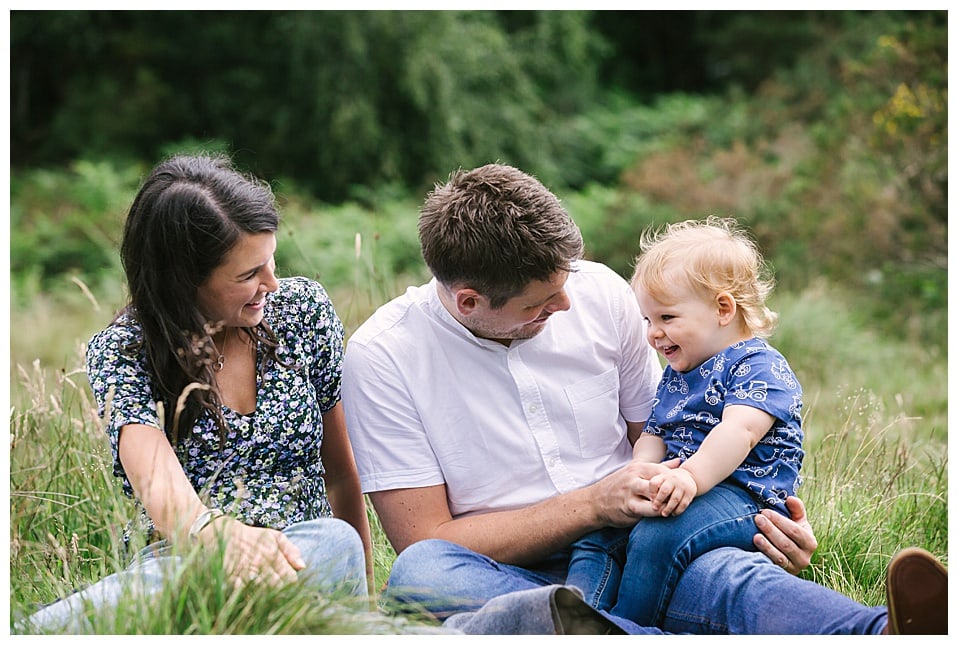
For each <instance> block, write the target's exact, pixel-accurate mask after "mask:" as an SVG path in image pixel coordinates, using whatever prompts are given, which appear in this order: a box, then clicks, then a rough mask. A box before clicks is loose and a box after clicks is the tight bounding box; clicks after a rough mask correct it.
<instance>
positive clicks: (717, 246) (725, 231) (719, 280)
mask: <svg viewBox="0 0 958 645" xmlns="http://www.w3.org/2000/svg"><path fill="white" fill-rule="evenodd" d="M639 248H640V250H641V252H640V254H639V256H638V257H637V258H636V260H635V273H634V274H633V276H632V288H633V289H636V288H639V287H641V288H642V289H643V290H644V291H646V292H647V293H648V294H649V295H650V296H652V297H653V298H655V299H656V300H658V301H659V302H663V303H665V304H674V302H675V297H674V295H673V293H674V290H675V287H676V286H679V285H683V284H684V286H686V287H689V288H690V289H692V290H693V291H694V292H696V293H698V294H700V295H701V296H703V297H705V298H708V299H711V298H714V297H715V296H716V295H718V294H719V293H721V292H723V291H725V292H728V293H729V294H731V296H732V297H733V298H734V299H735V303H736V305H737V306H738V308H739V309H740V310H741V312H742V315H743V319H744V321H745V324H746V326H747V327H748V328H749V330H750V331H751V332H752V334H754V335H755V336H757V337H759V338H766V337H768V336H770V335H771V334H772V332H773V331H774V330H775V327H776V325H777V324H778V314H777V313H775V312H774V311H771V310H770V309H769V308H768V306H767V305H766V304H765V301H766V299H767V298H768V296H769V294H770V293H771V292H772V289H773V288H774V286H775V279H774V278H773V277H772V275H771V271H770V270H769V268H768V267H767V265H766V264H765V260H764V259H763V257H762V253H761V251H759V248H758V245H757V244H756V243H755V241H754V240H753V239H752V238H751V237H750V236H749V235H748V234H747V233H746V232H745V231H744V230H743V229H742V228H740V227H739V225H738V222H737V221H736V220H735V219H733V218H723V217H717V216H709V217H708V218H706V219H704V220H686V221H684V222H677V223H673V224H667V225H666V226H664V227H662V228H660V229H658V230H656V229H654V228H649V229H647V230H646V231H645V232H644V233H643V234H642V239H641V241H640V244H639Z"/></svg>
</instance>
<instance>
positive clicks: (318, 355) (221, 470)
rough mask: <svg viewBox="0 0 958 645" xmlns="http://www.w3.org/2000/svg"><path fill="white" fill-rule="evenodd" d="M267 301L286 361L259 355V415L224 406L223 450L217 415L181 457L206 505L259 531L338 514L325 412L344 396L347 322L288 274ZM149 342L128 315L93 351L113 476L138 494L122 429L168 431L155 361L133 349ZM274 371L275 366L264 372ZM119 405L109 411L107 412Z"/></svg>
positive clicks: (318, 290)
mask: <svg viewBox="0 0 958 645" xmlns="http://www.w3.org/2000/svg"><path fill="white" fill-rule="evenodd" d="M279 285H280V286H279V289H278V290H277V291H276V292H274V293H271V294H268V296H267V302H266V307H265V318H266V320H267V322H268V323H269V325H270V327H272V329H273V331H274V332H275V333H276V336H277V338H278V339H279V343H280V346H279V348H278V349H277V355H278V356H279V357H280V358H281V359H282V360H283V361H284V362H291V361H290V359H292V361H293V362H295V363H297V364H298V367H284V366H283V365H281V364H279V363H278V362H276V361H270V363H269V364H268V365H265V366H264V361H266V360H267V359H266V354H265V352H264V350H263V348H262V347H259V348H258V349H257V354H256V363H257V374H256V409H255V411H254V412H253V413H252V414H249V415H243V414H238V413H237V412H235V411H233V410H231V409H229V408H227V407H224V408H223V414H224V416H225V418H226V423H227V427H228V431H227V433H226V439H225V441H223V442H222V446H221V444H220V432H219V429H218V428H217V426H216V423H215V421H214V420H213V418H212V417H211V416H210V415H208V414H206V415H203V416H202V417H200V418H199V419H198V420H197V422H196V424H195V425H194V427H193V428H192V430H191V431H190V433H189V434H188V435H187V436H184V437H182V438H181V439H180V441H179V443H178V445H177V446H176V449H175V451H176V455H177V457H178V458H179V460H180V463H181V464H182V465H183V470H184V471H185V472H186V476H187V477H188V478H189V480H190V482H191V483H192V484H193V487H194V488H195V489H196V490H197V491H198V492H199V494H200V497H201V499H203V500H204V502H205V503H207V504H208V505H209V506H211V507H216V508H221V509H223V510H224V511H226V512H228V513H230V514H231V515H233V516H234V517H236V518H237V519H239V520H240V521H242V522H244V523H247V524H251V525H254V526H263V527H271V528H275V529H282V528H285V527H286V526H287V525H290V524H293V523H296V522H300V521H304V520H310V519H315V518H318V517H328V516H331V515H332V511H331V509H330V506H329V501H328V499H327V497H326V487H325V483H324V481H323V473H324V470H323V464H322V461H321V460H320V446H321V444H322V440H323V421H322V415H323V414H324V413H325V412H327V411H329V410H330V409H331V408H333V406H335V405H336V403H338V402H339V399H340V379H341V374H342V358H343V345H344V341H343V326H342V323H341V322H340V320H339V317H338V316H337V315H336V312H335V310H334V309H333V305H332V302H331V301H330V299H329V297H328V296H327V294H326V291H325V290H324V289H323V287H322V286H321V285H320V284H319V283H317V282H314V281H312V280H308V279H306V278H284V279H282V280H280V281H279ZM141 339H142V329H141V327H140V325H139V323H138V322H137V321H136V320H135V318H133V317H132V316H130V315H128V314H123V315H122V316H121V317H120V318H119V319H118V320H116V321H115V322H114V323H113V324H111V325H110V326H109V327H107V328H106V329H104V330H103V331H101V332H99V333H97V334H96V335H95V336H94V337H93V338H92V339H91V340H90V343H89V346H88V349H87V374H88V376H89V380H90V384H91V386H92V389H93V393H94V396H95V398H96V401H97V405H98V408H99V413H100V415H101V418H103V419H104V425H105V428H106V431H107V433H108V435H109V437H110V443H111V445H112V450H113V459H114V466H113V473H114V474H115V475H116V476H117V477H121V478H122V479H123V490H124V492H125V493H126V494H128V495H130V496H132V495H133V489H132V487H131V486H130V482H129V479H128V478H127V476H126V473H125V472H124V471H123V466H122V464H121V463H120V460H119V457H118V445H119V444H118V439H119V431H120V428H121V427H123V426H124V425H127V424H131V423H137V424H145V425H149V426H154V427H157V428H162V421H161V420H160V419H159V418H158V416H157V410H156V403H155V401H154V397H153V392H152V387H151V383H150V377H149V375H148V373H147V370H146V357H145V353H144V352H143V351H142V350H139V351H137V352H136V353H134V354H131V353H130V351H129V350H128V349H127V347H129V346H130V345H131V344H132V345H136V344H138V343H139V342H140V341H141ZM264 367H265V369H263V368H264ZM108 407H109V409H107V408H108Z"/></svg>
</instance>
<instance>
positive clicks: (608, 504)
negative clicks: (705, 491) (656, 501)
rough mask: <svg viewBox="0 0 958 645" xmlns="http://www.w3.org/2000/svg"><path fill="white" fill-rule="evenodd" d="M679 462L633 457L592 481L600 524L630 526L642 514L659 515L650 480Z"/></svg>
mask: <svg viewBox="0 0 958 645" xmlns="http://www.w3.org/2000/svg"><path fill="white" fill-rule="evenodd" d="M678 465H679V460H678V459H673V460H671V461H669V462H666V463H662V464H655V463H650V462H646V461H638V460H636V459H633V460H632V461H630V462H629V463H628V464H626V465H625V466H623V467H622V468H620V469H619V470H617V471H615V472H614V473H612V474H611V475H609V476H607V477H605V478H604V479H601V480H599V481H598V482H596V483H595V484H593V485H592V486H591V487H590V489H591V490H592V491H593V492H592V499H593V500H594V502H595V504H596V516H597V517H599V519H600V522H601V525H602V526H617V527H629V526H633V525H634V524H635V523H636V522H637V521H638V520H639V519H640V518H643V517H655V516H657V515H659V511H658V510H657V509H656V508H654V507H653V505H652V497H653V496H654V492H655V491H653V490H652V489H651V487H650V480H651V479H652V478H653V477H655V476H656V475H661V474H663V473H666V472H668V471H669V470H670V469H673V468H675V467H677V466H678Z"/></svg>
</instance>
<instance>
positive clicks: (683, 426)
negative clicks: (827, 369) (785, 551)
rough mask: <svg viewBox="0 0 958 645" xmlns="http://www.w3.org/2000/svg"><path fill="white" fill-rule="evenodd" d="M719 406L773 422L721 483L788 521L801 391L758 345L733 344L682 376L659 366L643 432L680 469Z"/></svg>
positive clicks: (798, 452)
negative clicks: (759, 413)
mask: <svg viewBox="0 0 958 645" xmlns="http://www.w3.org/2000/svg"><path fill="white" fill-rule="evenodd" d="M726 405H748V406H751V407H754V408H758V409H760V410H764V411H765V412H767V413H768V414H769V415H771V416H773V417H775V421H774V423H773V424H772V427H771V428H770V429H769V431H768V432H767V433H765V436H764V437H762V439H761V440H760V441H759V442H758V444H757V445H756V446H755V447H754V448H753V449H752V451H751V453H749V455H748V456H747V457H746V459H745V462H744V463H743V464H741V465H740V466H739V467H738V468H737V469H736V470H735V471H734V472H733V473H732V475H731V476H730V477H729V479H728V481H731V482H734V483H736V484H738V485H739V486H741V487H742V488H744V489H745V490H747V491H749V492H750V493H751V494H752V495H753V496H754V497H755V498H756V499H757V500H758V501H759V502H761V503H762V504H764V505H766V506H768V507H769V508H772V509H775V510H777V511H779V512H781V513H783V514H784V515H785V516H786V517H788V511H787V510H786V508H785V498H786V497H787V496H789V495H794V494H795V493H796V491H797V489H798V487H799V486H800V485H801V477H800V476H799V470H800V469H801V467H802V459H803V458H804V455H805V453H804V451H803V450H802V440H803V434H802V419H801V410H802V387H801V385H800V384H799V382H798V379H797V378H796V377H795V373H794V372H792V369H791V368H790V367H789V365H788V363H787V362H786V360H785V357H784V356H782V355H781V353H779V352H778V351H777V350H775V349H774V348H773V347H771V346H769V345H768V343H766V342H765V341H764V340H761V339H759V338H752V339H750V340H747V341H744V342H741V343H736V344H734V345H732V346H731V347H728V348H726V349H724V350H722V351H721V352H719V353H718V354H716V355H715V356H713V357H711V358H710V359H708V360H707V361H705V362H704V363H702V364H701V365H700V366H699V367H697V368H695V369H693V370H689V371H688V372H677V371H675V370H673V369H672V368H671V367H670V366H666V368H665V372H664V373H663V375H662V380H661V381H660V382H659V387H658V391H657V392H656V394H655V402H654V404H653V408H652V416H651V417H650V418H649V421H648V423H647V424H646V427H645V432H648V433H650V434H653V435H657V436H659V437H662V439H663V440H664V441H665V445H666V456H665V459H666V460H669V459H674V458H675V457H678V458H679V459H681V460H682V461H685V460H686V459H688V458H689V457H691V456H692V455H693V454H695V452H696V451H697V450H698V449H699V446H701V445H702V441H704V440H705V437H706V435H707V434H708V432H709V431H710V430H711V429H712V428H714V427H715V426H716V425H718V423H719V422H720V421H721V420H722V410H723V409H724V408H725V406H726Z"/></svg>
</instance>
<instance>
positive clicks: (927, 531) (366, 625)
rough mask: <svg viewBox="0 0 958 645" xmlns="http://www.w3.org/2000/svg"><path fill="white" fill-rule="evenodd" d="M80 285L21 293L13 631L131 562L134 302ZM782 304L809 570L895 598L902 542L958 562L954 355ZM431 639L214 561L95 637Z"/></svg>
mask: <svg viewBox="0 0 958 645" xmlns="http://www.w3.org/2000/svg"><path fill="white" fill-rule="evenodd" d="M366 249H367V252H368V247H366ZM363 266H364V265H360V266H359V268H357V275H356V276H354V280H356V281H357V282H358V283H367V284H368V282H367V281H369V280H371V279H372V278H371V277H370V273H369V271H371V270H372V269H369V268H368V267H367V268H363ZM380 278H381V284H382V288H383V289H384V290H386V291H389V290H397V289H398V288H399V284H398V282H399V281H398V280H397V281H395V284H393V282H391V281H390V280H389V279H387V278H386V277H384V276H380ZM71 285H72V286H70V285H67V286H65V287H64V290H63V292H62V293H60V295H59V296H58V297H57V298H35V299H32V300H30V299H26V298H22V299H19V302H20V304H19V305H17V306H15V307H14V309H13V311H12V314H11V327H12V329H13V330H14V342H13V343H12V344H11V355H12V364H13V370H12V371H11V403H12V411H11V418H10V491H11V492H10V518H11V523H10V546H11V549H10V550H11V554H10V556H11V557H10V574H11V575H10V579H11V588H10V602H11V615H12V620H13V619H15V618H16V617H17V616H20V615H23V614H24V613H27V612H29V611H31V610H32V609H33V608H34V607H35V606H36V604H37V603H45V602H49V601H51V600H53V599H54V598H57V597H60V596H62V595H64V594H66V593H69V592H70V591H71V590H73V589H75V588H79V587H82V586H84V585H86V584H89V583H90V582H92V581H95V580H97V579H99V578H101V577H103V576H105V575H108V574H110V573H113V572H115V571H118V570H120V569H122V568H124V567H125V566H126V564H127V563H128V554H127V553H125V552H124V551H123V549H122V547H121V544H122V540H121V537H120V532H121V530H122V528H123V527H124V526H125V525H126V523H127V521H128V520H129V518H130V517H131V516H132V515H133V506H132V502H131V501H130V500H129V499H127V498H125V497H124V496H123V494H122V492H121V491H120V486H119V481H118V480H117V478H115V477H114V476H113V475H112V472H111V469H112V457H111V455H110V452H109V446H108V442H107V439H106V436H105V433H104V432H103V430H102V428H101V426H100V422H99V420H98V419H97V416H96V413H95V407H94V403H93V401H92V396H91V395H90V393H89V389H88V385H87V382H86V379H85V376H84V374H83V372H82V369H81V365H82V350H83V344H82V343H83V341H84V340H85V339H86V338H88V337H89V335H90V334H92V333H93V332H94V331H95V330H96V329H98V328H100V327H102V326H103V325H104V324H106V322H107V321H108V320H109V318H110V317H111V314H112V310H113V309H114V308H115V307H116V306H118V305H119V304H120V302H122V295H121V294H119V293H118V292H117V291H116V290H110V289H107V291H108V292H109V293H106V292H102V293H100V292H98V293H97V295H95V296H94V295H93V294H85V293H83V290H82V289H80V287H79V286H78V285H77V284H76V283H71ZM71 289H72V291H73V293H72V295H68V294H69V293H70V290H71ZM340 289H342V290H344V291H348V289H346V288H345V287H340ZM331 291H332V292H333V293H334V294H335V293H336V289H331ZM111 294H112V295H111ZM334 297H335V296H334ZM353 297H354V298H355V299H356V302H357V303H358V304H356V306H355V307H345V308H343V307H340V304H339V302H337V308H338V309H340V313H341V315H343V318H344V323H345V325H346V327H347V329H354V328H355V327H356V326H357V325H358V324H359V322H361V320H362V319H363V318H364V317H365V316H366V315H368V313H369V311H371V309H372V308H373V307H374V306H375V305H376V304H378V303H376V302H375V298H371V297H370V296H368V295H363V294H361V293H360V294H353ZM381 297H382V298H385V297H388V294H383V295H382V296H381ZM15 301H16V300H15ZM366 301H369V302H366ZM94 303H96V305H97V306H98V307H99V311H96V310H95V307H94ZM773 304H774V305H775V308H776V309H777V310H778V311H779V312H780V313H781V320H782V322H781V325H780V328H779V330H778V332H777V333H776V336H775V337H773V339H772V341H773V344H775V345H776V346H777V347H779V348H780V349H781V350H782V351H783V353H785V355H786V356H787V357H788V358H789V361H790V362H791V363H792V365H793V367H794V368H795V370H796V373H797V374H798V376H799V378H800V379H801V380H802V382H803V386H804V388H805V392H806V407H805V415H804V416H805V430H806V435H807V441H806V448H807V453H808V455H807V459H806V462H805V467H804V471H803V474H804V477H805V484H804V486H803V488H802V489H801V491H800V495H801V497H802V498H803V499H804V500H805V502H806V505H807V507H808V510H809V516H810V518H811V521H812V524H813V526H814V528H815V531H816V536H817V537H818V540H819V544H820V546H819V549H818V551H817V552H816V555H815V558H814V560H813V564H812V566H811V567H810V568H809V569H808V570H807V571H806V572H805V573H804V574H803V575H805V576H806V577H809V578H811V579H814V580H816V581H818V582H820V583H822V584H824V585H826V586H829V587H831V588H833V589H836V590H838V591H840V592H842V593H844V594H846V595H848V596H850V597H852V598H855V599H857V600H859V601H861V602H864V603H867V604H880V603H882V602H883V598H884V591H883V588H884V587H883V585H884V567H885V565H886V563H887V561H888V558H889V557H890V556H891V554H892V553H894V552H895V551H896V550H897V549H899V548H901V547H902V546H906V545H918V546H922V547H924V548H926V549H928V550H930V551H931V552H933V553H934V554H935V555H937V556H938V557H940V558H941V559H942V560H943V561H945V562H947V558H948V556H947V553H948V552H947V544H948V525H947V484H948V472H947V471H948V469H947V465H948V464H947V461H948V458H947V420H946V417H947V394H946V389H945V387H946V382H947V379H946V371H945V364H946V360H945V357H944V356H942V355H937V354H933V353H927V354H925V353H922V350H923V349H924V348H922V347H916V346H914V345H912V344H909V343H908V342H907V341H903V340H898V339H889V338H886V337H881V336H879V335H877V334H876V333H875V332H874V331H873V330H870V329H868V328H867V326H865V325H863V324H862V323H861V322H860V321H857V320H856V319H855V316H854V311H853V308H851V307H849V306H848V300H847V298H846V297H845V296H844V295H843V294H840V293H838V292H837V291H835V290H834V289H830V288H827V287H826V286H823V285H816V286H813V287H810V288H809V289H807V290H806V291H804V292H801V293H796V294H787V293H786V294H779V295H778V296H777V299H776V301H775V302H774V303H773ZM18 329H19V330H23V332H24V333H22V334H19V335H18V334H17V333H16V330H18ZM52 340H55V341H56V342H51V341H52ZM38 356H41V357H43V358H41V359H37V358H36V357H38ZM370 520H371V523H372V527H373V534H374V535H373V537H374V554H375V569H376V587H377V589H378V588H379V587H381V585H382V584H383V583H384V582H385V579H386V576H387V575H388V571H389V568H390V566H391V564H392V560H393V558H394V557H395V554H394V552H393V551H392V549H391V548H390V546H389V544H388V542H387V541H386V539H385V537H384V535H383V532H382V529H381V527H380V525H379V523H378V521H377V518H376V516H375V514H374V513H373V512H372V511H371V510H370ZM187 557H188V558H189V557H193V558H195V555H193V556H191V555H190V554H187ZM417 628H418V623H417V622H416V621H415V620H414V621H413V622H409V619H407V618H402V617H396V616H389V615H386V614H385V613H383V612H378V611H372V612H371V611H368V608H366V607H360V606H357V605H356V604H355V603H353V602H350V601H348V600H345V599H337V598H319V597H317V596H316V595H315V594H314V593H311V592H309V590H308V589H306V588H305V587H303V586H300V585H297V586H294V587H290V588H285V589H281V590H270V589H247V590H245V591H244V592H242V594H240V592H234V591H232V590H231V588H230V587H229V585H227V584H225V580H224V578H223V573H222V571H218V569H217V565H216V563H215V561H214V562H210V561H205V560H204V561H202V562H201V563H200V565H199V566H190V567H187V568H185V569H184V571H183V573H182V578H181V579H180V580H179V581H178V583H177V585H175V586H173V587H171V588H169V589H166V590H165V591H164V592H163V593H162V594H161V595H160V596H159V597H157V598H154V599H152V600H151V601H148V602H147V601H137V602H132V603H129V604H127V605H125V606H124V607H122V608H120V609H119V610H118V611H117V612H116V613H105V614H95V613H94V614H92V615H91V616H90V618H89V622H88V624H87V627H86V630H87V631H88V632H89V633H131V634H134V633H155V634H159V633H169V634H241V633H244V634H296V633H313V634H319V633H342V634H349V633H401V632H408V631H414V630H415V629H417Z"/></svg>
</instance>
